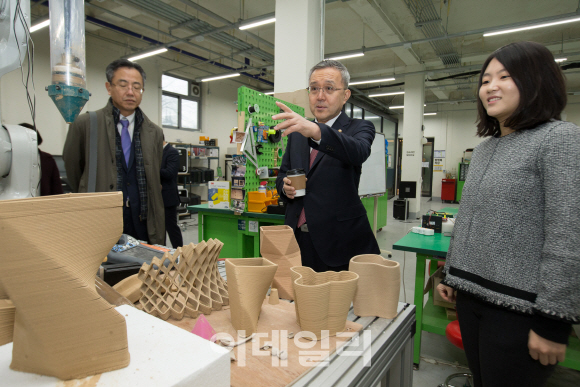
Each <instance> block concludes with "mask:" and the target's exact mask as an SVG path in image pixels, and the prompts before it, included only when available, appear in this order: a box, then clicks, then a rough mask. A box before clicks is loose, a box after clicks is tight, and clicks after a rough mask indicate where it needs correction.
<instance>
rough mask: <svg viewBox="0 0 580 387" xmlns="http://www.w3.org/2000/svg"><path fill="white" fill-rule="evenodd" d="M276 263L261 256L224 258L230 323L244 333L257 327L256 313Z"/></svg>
mask: <svg viewBox="0 0 580 387" xmlns="http://www.w3.org/2000/svg"><path fill="white" fill-rule="evenodd" d="M276 269H278V265H276V264H274V263H272V262H270V261H268V260H267V259H265V258H237V259H226V275H227V278H228V289H229V293H230V310H231V314H232V325H233V326H234V329H236V330H237V331H245V334H241V336H243V337H248V336H249V335H251V334H252V333H254V332H256V329H257V328H258V317H259V316H260V310H261V308H262V303H263V302H264V298H265V297H266V293H268V288H269V287H270V284H271V283H272V279H273V278H274V274H276Z"/></svg>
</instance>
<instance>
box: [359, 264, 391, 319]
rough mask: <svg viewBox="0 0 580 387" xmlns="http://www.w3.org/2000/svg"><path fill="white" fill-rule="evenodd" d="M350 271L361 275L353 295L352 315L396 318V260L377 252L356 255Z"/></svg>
mask: <svg viewBox="0 0 580 387" xmlns="http://www.w3.org/2000/svg"><path fill="white" fill-rule="evenodd" d="M348 269H349V271H352V272H354V273H357V274H358V275H359V277H360V280H359V281H358V286H357V290H356V295H355V297H354V314H356V315H357V316H360V317H363V316H378V317H382V318H395V317H396V316H397V306H398V303H399V292H400V288H401V270H400V267H399V263H398V262H395V261H391V260H388V259H385V258H383V257H381V256H380V255H376V254H364V255H357V256H356V257H353V258H352V259H351V260H350V264H349V267H348Z"/></svg>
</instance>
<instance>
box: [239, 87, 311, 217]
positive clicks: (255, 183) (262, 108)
mask: <svg viewBox="0 0 580 387" xmlns="http://www.w3.org/2000/svg"><path fill="white" fill-rule="evenodd" d="M276 101H280V102H282V103H284V104H285V105H286V106H288V107H289V108H290V109H292V110H293V111H294V112H296V113H298V114H300V115H301V116H302V117H304V108H302V107H300V106H297V105H294V104H291V103H289V102H286V101H283V100H281V99H278V98H274V97H272V96H269V95H265V94H263V93H260V92H259V91H256V90H252V89H249V88H247V87H244V86H242V87H240V88H239V89H238V111H239V112H241V111H244V112H245V121H244V127H243V128H238V130H245V129H246V126H247V125H248V120H249V119H250V117H251V118H252V126H254V127H256V128H258V127H259V123H260V122H262V123H263V124H264V125H267V126H273V125H276V124H277V123H279V122H281V121H274V120H273V119H272V116H273V115H276V114H278V113H280V112H281V110H280V108H279V107H278V106H277V105H276ZM255 105H258V107H259V109H258V110H259V111H258V112H253V113H250V111H249V110H248V108H249V107H250V106H252V107H254V106H255ZM258 134H259V132H258V131H255V132H254V131H252V135H253V136H254V142H255V144H256V145H261V148H260V150H259V151H260V152H261V153H262V154H261V155H258V166H259V167H260V168H262V167H267V168H268V169H269V170H275V169H278V168H279V167H280V165H281V164H282V155H283V154H284V151H285V149H286V141H287V138H286V137H282V139H281V140H280V141H279V142H271V141H270V140H268V141H267V142H258ZM270 172H273V171H270ZM270 175H272V173H270ZM244 177H245V185H244V191H245V195H244V202H245V208H244V211H247V210H248V192H251V191H257V190H258V188H259V187H260V183H261V182H262V181H267V182H268V184H267V188H268V189H275V188H276V177H275V176H274V177H268V178H260V176H258V175H257V174H256V167H255V166H254V164H252V163H251V162H250V161H249V160H248V162H247V163H246V173H245V176H244ZM240 204H241V203H240Z"/></svg>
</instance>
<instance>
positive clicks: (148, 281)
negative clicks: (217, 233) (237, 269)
mask: <svg viewBox="0 0 580 387" xmlns="http://www.w3.org/2000/svg"><path fill="white" fill-rule="evenodd" d="M223 245H224V244H223V243H222V242H220V241H219V240H217V239H210V240H208V241H207V242H204V241H202V242H200V243H198V244H197V245H194V244H193V243H191V244H189V245H187V246H183V247H178V248H177V249H176V250H175V253H174V254H173V256H171V255H170V254H169V253H165V255H164V256H163V258H162V259H159V258H153V260H152V261H151V264H150V265H149V264H147V263H144V264H143V266H141V269H140V270H139V274H138V278H139V279H140V280H141V281H142V285H141V298H140V299H139V305H140V307H141V308H143V310H144V311H145V312H147V313H149V314H151V315H153V316H157V317H159V318H161V319H163V320H167V319H168V318H169V316H171V317H172V318H174V319H176V320H181V319H182V318H183V315H184V314H185V315H187V316H189V317H192V318H196V317H197V316H198V315H199V314H200V313H203V314H210V313H211V311H212V310H220V309H221V308H222V306H224V305H229V298H228V287H227V285H226V283H225V281H224V280H223V278H222V277H221V275H220V274H219V272H218V270H217V259H218V257H219V255H220V251H221V249H222V246H223ZM178 257H179V263H178V260H177V258H178Z"/></svg>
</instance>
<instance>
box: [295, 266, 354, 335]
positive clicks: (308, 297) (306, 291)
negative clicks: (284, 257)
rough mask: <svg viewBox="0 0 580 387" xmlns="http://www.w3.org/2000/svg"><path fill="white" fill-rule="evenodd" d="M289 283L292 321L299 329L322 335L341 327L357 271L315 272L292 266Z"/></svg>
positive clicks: (350, 298) (332, 333)
mask: <svg viewBox="0 0 580 387" xmlns="http://www.w3.org/2000/svg"><path fill="white" fill-rule="evenodd" d="M291 271H292V285H293V286H294V297H295V299H294V301H295V303H296V321H297V322H298V325H300V328H301V329H302V330H303V331H308V332H312V333H314V334H315V335H316V338H317V339H320V338H323V332H322V331H323V330H327V331H329V332H328V335H329V336H334V335H336V333H337V332H342V331H343V330H344V329H345V325H346V318H347V316H348V311H349V309H350V304H351V302H352V300H353V298H354V294H355V292H356V286H357V282H358V274H356V273H352V272H350V271H341V272H334V271H326V272H323V273H317V272H315V271H314V270H312V269H311V268H309V267H306V266H299V267H293V268H292V269H291Z"/></svg>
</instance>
